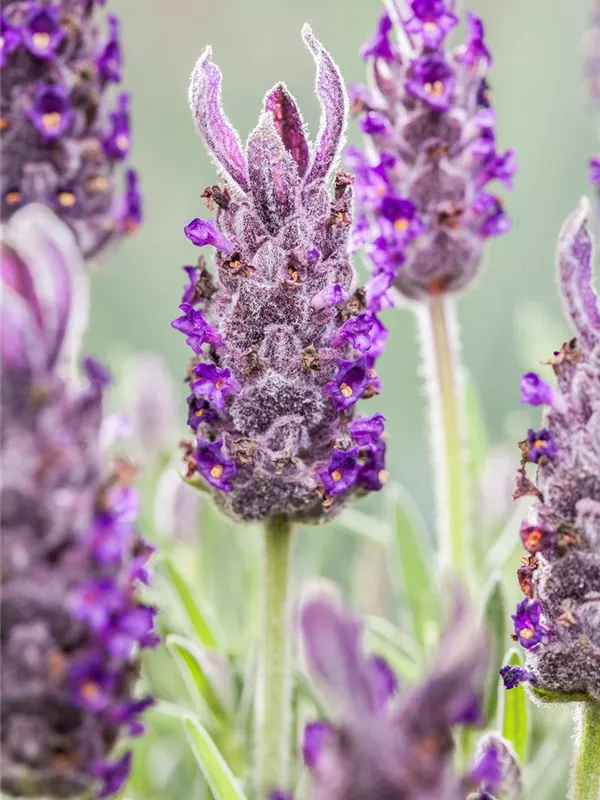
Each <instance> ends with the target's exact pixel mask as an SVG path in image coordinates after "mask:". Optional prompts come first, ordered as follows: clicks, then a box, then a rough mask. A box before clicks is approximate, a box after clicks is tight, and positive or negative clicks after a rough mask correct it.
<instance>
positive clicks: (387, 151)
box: [347, 0, 516, 307]
mask: <svg viewBox="0 0 600 800" xmlns="http://www.w3.org/2000/svg"><path fill="white" fill-rule="evenodd" d="M388 5H389V9H390V10H389V13H384V14H383V16H382V17H381V19H380V22H379V27H378V31H377V34H376V35H375V37H373V39H371V40H370V42H369V43H368V44H367V46H366V47H365V48H364V49H363V57H364V58H365V60H366V61H367V62H368V64H369V69H370V77H371V81H370V84H369V85H370V88H369V89H367V88H365V87H362V86H359V87H353V88H352V100H353V109H354V112H355V114H356V116H357V117H358V118H359V124H360V127H361V129H362V131H363V133H364V134H365V135H366V137H367V147H366V148H365V150H364V151H363V150H359V149H357V148H349V149H348V151H347V153H348V155H347V163H348V165H349V167H350V169H351V170H353V171H354V172H355V173H356V176H357V180H356V194H357V199H358V218H357V221H356V225H355V230H354V235H353V245H354V246H355V247H360V246H365V248H366V251H367V252H368V254H369V256H370V259H371V261H372V263H373V274H372V277H371V280H370V282H369V284H368V286H367V294H368V296H369V297H370V298H371V302H372V303H373V304H374V307H382V306H385V305H390V304H391V302H392V299H391V295H390V290H391V289H392V288H395V289H397V290H398V291H399V292H400V293H401V294H403V295H404V296H405V297H407V298H409V299H411V300H424V299H426V298H427V297H428V296H429V295H431V294H438V293H440V292H456V291H458V290H460V289H464V288H465V287H467V286H468V285H469V284H470V283H471V281H472V280H473V278H474V277H475V275H476V273H477V271H478V269H479V267H480V264H481V261H482V258H483V253H484V248H485V241H486V240H487V239H489V238H490V237H492V236H497V235H499V234H502V233H504V232H506V231H507V230H508V229H509V228H510V220H509V219H508V217H507V216H506V214H505V212H504V208H503V204H502V200H501V199H500V197H499V196H498V194H497V186H498V184H503V185H504V186H506V187H508V188H510V187H511V184H512V178H513V175H514V173H515V171H516V165H515V160H514V152H513V151H512V150H507V151H501V150H499V149H498V146H497V143H496V133H495V123H496V119H495V115H494V112H493V110H492V109H491V107H490V97H489V87H488V84H487V80H486V77H485V76H486V73H487V70H488V68H489V67H490V66H491V63H492V57H491V54H490V52H489V50H488V49H487V46H486V44H485V41H484V31H483V23H482V21H481V19H479V17H476V16H475V15H474V14H468V15H467V40H466V42H465V44H464V45H462V46H460V47H457V48H454V49H451V48H449V46H448V43H447V38H448V34H449V33H450V31H452V29H453V28H454V27H455V26H456V25H457V23H458V17H457V16H456V15H455V13H454V3H453V2H452V0H412V2H407V3H404V4H402V5H403V7H404V8H405V9H406V12H405V13H401V12H400V11H399V5H398V4H397V3H395V2H392V1H391V0H390V2H389V3H388Z"/></svg>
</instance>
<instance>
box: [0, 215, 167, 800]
mask: <svg viewBox="0 0 600 800" xmlns="http://www.w3.org/2000/svg"><path fill="white" fill-rule="evenodd" d="M2 238H3V249H2V259H1V273H2V295H3V304H4V308H3V315H2V351H1V363H2V369H3V392H2V447H1V458H2V474H3V483H2V510H3V518H2V554H3V572H2V591H1V598H0V600H1V605H2V622H1V627H2V631H1V632H2V649H3V653H2V655H3V658H2V666H1V670H0V681H1V698H2V720H3V726H2V728H3V729H2V750H3V754H2V755H3V759H2V776H1V787H2V791H3V792H6V793H7V794H9V795H15V796H18V797H25V796H27V797H32V796H39V795H44V796H47V797H57V798H58V797H73V796H81V795H85V796H86V797H87V796H91V795H90V792H97V794H94V796H97V797H108V796H109V795H112V794H114V793H116V792H117V791H118V790H119V789H120V787H121V786H122V785H123V783H124V781H125V780H126V778H127V775H128V774H129V769H130V763H131V753H129V752H127V753H126V754H125V755H124V756H123V757H122V758H121V759H119V760H116V761H115V760H114V759H113V756H112V755H111V751H112V749H113V745H114V744H115V742H116V741H117V739H119V738H120V736H121V734H122V733H127V732H129V733H133V734H135V735H137V734H138V733H140V732H141V730H142V725H141V722H140V719H139V717H140V714H141V713H142V712H143V711H144V709H145V708H147V707H148V705H150V704H151V703H152V699H151V698H149V697H147V698H141V699H136V698H134V696H133V690H134V684H135V679H136V676H137V674H138V671H139V657H138V655H137V651H138V649H139V648H140V647H149V646H152V645H154V644H155V643H156V641H157V638H156V635H155V634H154V632H153V630H152V625H153V620H154V614H155V609H153V608H152V607H150V606H146V605H144V604H142V603H141V602H140V600H139V597H138V591H137V587H138V583H139V582H140V581H144V582H147V580H148V575H147V571H146V566H145V562H146V561H147V558H148V555H149V554H150V552H151V549H150V548H149V547H148V546H147V545H146V544H145V542H144V541H143V540H142V539H141V538H140V536H139V535H138V534H137V532H136V530H135V527H134V524H135V514H136V512H137V506H138V500H137V496H136V493H135V491H134V489H133V488H132V487H131V486H129V485H128V480H129V479H130V475H129V473H128V472H127V471H122V470H121V469H119V467H118V465H115V466H114V467H113V466H112V465H110V464H104V463H102V460H101V457H100V456H101V446H100V426H101V424H102V422H103V418H104V415H103V395H104V393H105V389H106V386H107V374H106V370H104V369H103V368H102V369H101V368H100V366H99V365H98V364H97V363H96V362H94V361H93V360H91V359H88V360H87V361H86V364H85V368H84V370H83V375H82V378H81V380H80V381H78V382H77V384H76V385H72V384H71V383H68V382H67V381H66V380H64V379H63V378H62V377H61V375H62V370H61V369H60V368H62V367H63V366H65V362H67V363H68V366H69V367H70V369H69V370H68V371H67V373H68V374H71V373H72V368H73V361H74V359H75V357H77V358H78V350H79V343H80V340H81V336H82V333H83V330H84V327H85V309H86V291H85V290H86V284H85V273H84V267H83V263H82V261H81V255H80V251H79V249H78V246H77V244H76V242H75V239H74V238H73V235H72V233H71V232H70V231H69V229H68V228H67V227H66V226H65V225H64V224H63V223H62V222H60V221H59V220H58V219H57V218H56V217H55V216H54V215H53V214H52V212H51V211H50V210H49V209H47V208H44V207H43V206H40V205H37V204H32V205H30V206H28V207H27V208H25V209H23V210H21V211H19V212H18V213H17V214H15V215H14V216H13V217H12V219H11V221H10V222H9V223H8V224H7V225H6V226H5V228H4V229H3V231H2Z"/></svg>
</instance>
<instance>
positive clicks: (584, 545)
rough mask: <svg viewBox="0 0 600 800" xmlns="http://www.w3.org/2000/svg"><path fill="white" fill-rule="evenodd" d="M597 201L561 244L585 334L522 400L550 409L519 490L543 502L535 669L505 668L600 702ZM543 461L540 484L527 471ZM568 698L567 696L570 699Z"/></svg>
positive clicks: (568, 303) (576, 324) (523, 618)
mask: <svg viewBox="0 0 600 800" xmlns="http://www.w3.org/2000/svg"><path fill="white" fill-rule="evenodd" d="M589 216H590V205H589V202H588V201H586V200H584V201H582V204H581V206H580V208H579V209H577V210H576V211H575V212H574V213H573V214H571V216H570V217H569V218H568V219H567V221H566V222H565V224H564V226H563V229H562V231H561V234H560V237H559V243H558V252H557V262H558V271H559V288H560V293H561V295H562V299H563V303H564V308H565V312H566V315H567V317H568V318H569V320H570V322H571V324H572V326H573V328H574V330H575V333H576V338H574V339H571V340H570V341H568V342H566V343H565V344H563V346H562V347H561V349H560V350H557V351H556V352H555V353H554V355H553V356H552V358H551V359H550V360H549V361H548V362H547V363H548V364H549V365H550V366H551V367H552V369H553V371H554V374H555V376H556V379H557V387H556V388H554V387H553V386H551V385H550V384H549V383H548V382H546V381H545V380H544V379H542V378H541V377H539V376H538V375H537V374H536V373H528V374H527V375H525V376H524V377H523V379H522V381H521V394H522V400H523V402H525V403H529V404H530V405H533V406H544V407H545V413H544V422H543V427H542V428H541V429H539V430H529V431H528V434H527V438H526V439H524V440H523V441H522V442H521V443H520V448H521V452H522V462H523V465H522V467H521V470H520V472H519V477H518V483H517V489H516V496H522V495H533V496H534V497H535V498H536V502H535V503H534V505H533V508H532V511H531V513H530V516H529V517H528V518H527V519H526V520H524V521H523V524H522V526H521V539H522V542H523V545H524V547H525V549H526V550H527V553H528V555H527V556H526V557H525V558H524V560H523V566H521V568H520V569H519V575H518V577H519V583H520V586H521V589H522V590H523V593H524V595H525V598H524V599H523V600H522V601H521V602H520V603H519V605H518V607H517V611H516V613H515V615H514V616H513V621H514V625H515V638H516V639H517V640H518V641H519V643H520V644H521V645H522V646H523V647H524V648H526V650H527V655H528V658H527V669H520V668H514V667H512V668H511V667H505V668H503V670H502V674H503V677H504V679H505V683H506V685H507V687H508V688H512V686H514V685H516V684H517V683H518V682H520V681H523V680H529V681H531V682H532V684H533V685H534V686H535V687H538V688H539V689H543V690H547V691H551V692H556V693H559V694H561V695H576V696H577V699H581V696H582V695H583V696H588V697H589V698H592V699H593V700H595V701H596V702H597V701H599V700H600V626H599V620H600V592H599V589H600V539H599V531H600V478H599V476H600V471H599V468H598V467H599V464H600V460H599V459H600V439H599V431H598V422H599V420H600V391H599V388H598V387H599V385H600V384H599V378H600V348H599V343H600V308H599V307H598V302H597V297H596V294H595V292H594V289H593V287H592V259H593V240H592V237H591V234H590V231H589ZM531 464H535V465H536V466H537V470H536V478H535V481H532V480H531V478H530V477H529V476H528V475H527V467H528V466H529V465H531ZM565 699H568V697H565Z"/></svg>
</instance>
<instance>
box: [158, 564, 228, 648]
mask: <svg viewBox="0 0 600 800" xmlns="http://www.w3.org/2000/svg"><path fill="white" fill-rule="evenodd" d="M159 563H160V568H161V569H162V571H163V573H164V575H165V577H166V579H167V580H168V581H169V586H170V587H171V588H172V590H173V591H174V592H175V593H176V594H177V597H178V598H179V601H180V603H181V606H182V608H183V610H184V611H185V613H186V617H187V619H188V628H189V630H188V633H190V634H192V633H195V634H196V636H197V637H198V640H199V641H200V643H201V644H202V645H203V646H204V647H207V648H208V649H209V650H218V640H217V636H216V634H215V631H214V629H213V626H212V624H211V622H210V620H209V617H208V614H207V613H206V612H205V611H204V610H203V609H202V608H201V606H200V603H199V601H198V597H196V596H194V594H193V592H192V591H191V589H190V587H189V586H188V584H187V581H186V580H185V578H184V577H183V576H182V575H181V573H180V572H179V570H178V569H177V567H176V566H175V564H174V563H173V560H172V559H170V558H168V557H165V558H163V559H161V561H160V562H159Z"/></svg>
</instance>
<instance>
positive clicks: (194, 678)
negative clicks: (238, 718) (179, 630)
mask: <svg viewBox="0 0 600 800" xmlns="http://www.w3.org/2000/svg"><path fill="white" fill-rule="evenodd" d="M166 644H167V648H168V650H169V652H170V653H171V655H172V656H173V659H174V661H175V664H176V665H177V667H178V669H179V671H180V673H181V675H182V677H183V679H184V681H185V683H186V686H187V687H188V690H189V692H190V694H191V695H192V698H193V699H194V700H195V701H198V699H199V700H200V706H202V705H203V704H204V705H205V706H206V707H208V709H209V710H210V711H211V712H212V714H213V715H214V717H215V718H216V719H217V720H220V721H221V722H223V721H224V720H226V719H227V717H229V716H230V713H231V709H229V708H228V707H227V703H226V701H225V698H224V697H223V695H222V693H221V692H220V691H219V689H218V687H217V685H216V683H215V681H214V680H213V677H212V675H211V672H210V669H209V668H208V666H209V665H208V661H207V655H208V654H207V653H203V651H202V649H201V648H200V647H198V645H196V644H195V643H194V642H192V641H190V640H189V639H184V638H183V636H177V635H176V634H174V633H173V634H170V635H169V636H167V639H166Z"/></svg>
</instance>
